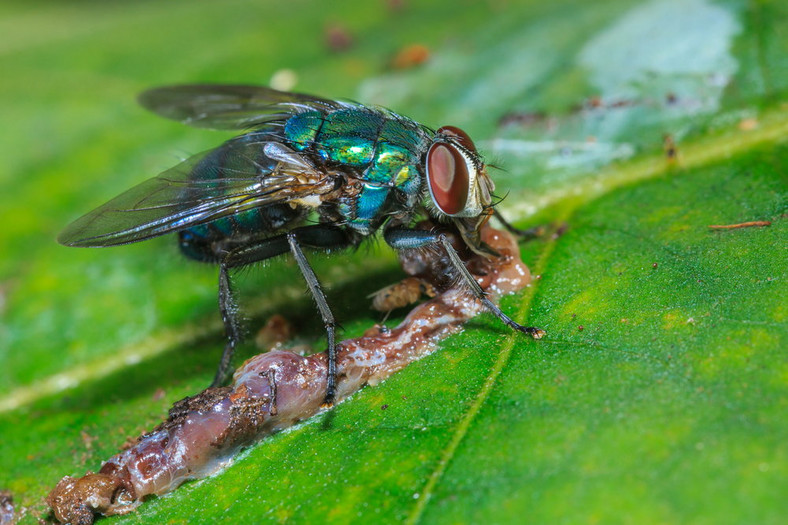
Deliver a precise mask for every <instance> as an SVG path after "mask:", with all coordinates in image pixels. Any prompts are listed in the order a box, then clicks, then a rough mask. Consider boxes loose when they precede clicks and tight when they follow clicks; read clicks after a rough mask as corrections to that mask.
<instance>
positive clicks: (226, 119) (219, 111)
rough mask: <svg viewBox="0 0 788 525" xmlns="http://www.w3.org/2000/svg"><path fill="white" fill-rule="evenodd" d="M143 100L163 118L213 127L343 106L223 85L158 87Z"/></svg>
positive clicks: (244, 124) (246, 126)
mask: <svg viewBox="0 0 788 525" xmlns="http://www.w3.org/2000/svg"><path fill="white" fill-rule="evenodd" d="M139 102H140V104H142V106H143V107H145V108H147V109H149V110H150V111H153V112H154V113H156V114H158V115H161V116H162V117H165V118H168V119H172V120H177V121H179V122H182V123H184V124H188V125H190V126H195V127H200V128H213V129H249V128H252V127H255V126H258V125H261V124H264V123H266V122H272V121H276V120H283V119H285V118H287V117H288V116H289V115H291V114H292V113H293V112H295V111H297V110H299V109H309V108H314V109H320V110H323V111H325V110H330V109H336V108H338V107H340V106H341V104H340V103H338V102H335V101H333V100H328V99H323V98H318V97H312V96H310V95H302V94H300V93H285V92H284V91H277V90H275V89H269V88H265V87H260V86H241V85H238V86H233V85H219V84H187V85H181V86H165V87H160V88H154V89H151V90H148V91H145V92H144V93H142V94H141V95H140V97H139Z"/></svg>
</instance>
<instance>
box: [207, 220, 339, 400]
mask: <svg viewBox="0 0 788 525" xmlns="http://www.w3.org/2000/svg"><path fill="white" fill-rule="evenodd" d="M350 244H352V239H351V238H350V236H349V235H348V233H347V232H345V231H344V230H341V229H339V228H336V227H333V226H329V225H324V224H316V225H314V226H304V227H302V228H295V229H294V230H292V231H290V232H288V233H286V234H283V235H277V236H275V237H269V238H267V239H262V240H260V241H258V242H255V243H252V244H246V245H244V246H239V247H236V248H235V249H232V250H230V251H229V252H228V253H227V254H226V255H225V256H224V258H223V260H222V265H221V268H225V269H229V268H238V267H241V266H246V265H248V264H252V263H255V262H259V261H263V260H265V259H270V258H271V257H276V256H277V255H282V254H285V253H287V252H290V253H292V254H293V257H294V258H295V260H296V263H297V264H298V268H299V269H300V270H301V274H302V275H303V276H304V280H305V281H306V284H307V286H308V287H309V291H310V292H311V293H312V297H314V299H315V302H316V303H317V307H318V310H320V315H321V317H322V318H323V323H324V325H325V327H326V336H327V338H328V349H327V353H328V374H327V377H326V397H325V401H324V405H325V406H331V405H333V404H334V398H335V397H336V384H337V349H336V343H335V340H334V339H335V337H334V334H335V331H336V322H335V320H334V315H333V314H332V313H331V308H329V306H328V301H327V300H326V296H325V294H324V293H323V289H322V288H321V287H320V282H319V281H318V279H317V276H316V275H315V272H314V270H312V267H311V266H310V264H309V261H307V259H306V256H305V255H304V252H303V250H302V249H301V246H302V245H303V246H307V247H309V248H316V249H322V250H332V249H340V248H345V247H347V246H349V245H350ZM220 277H221V272H220ZM227 284H228V286H227V290H230V288H229V279H228V280H227ZM219 288H220V289H219V294H220V307H221V302H222V299H221V298H222V284H221V280H220V287H219ZM229 295H230V294H229V293H228V297H229ZM230 299H231V298H230ZM232 304H233V303H232V300H229V301H227V302H226V303H225V307H227V308H224V307H222V308H224V309H222V318H223V319H224V318H225V311H227V312H230V313H234V309H233V308H232ZM231 317H232V316H231ZM228 326H229V327H230V328H228ZM225 330H226V331H227V332H228V339H229V340H231V341H232V340H233V337H236V339H235V342H233V343H232V345H231V344H230V343H228V345H227V346H226V347H225V354H223V355H222V365H220V367H219V370H220V371H221V370H222V368H223V366H224V363H225V361H226V362H227V369H228V370H229V368H230V361H231V358H232V354H233V351H234V349H235V345H236V343H237V341H239V340H240V330H239V329H238V325H237V323H236V324H235V325H232V324H231V325H228V323H227V322H226V321H225ZM233 330H235V331H234V332H233ZM228 349H229V350H228ZM218 375H219V372H217V377H218ZM225 375H227V373H226V372H225Z"/></svg>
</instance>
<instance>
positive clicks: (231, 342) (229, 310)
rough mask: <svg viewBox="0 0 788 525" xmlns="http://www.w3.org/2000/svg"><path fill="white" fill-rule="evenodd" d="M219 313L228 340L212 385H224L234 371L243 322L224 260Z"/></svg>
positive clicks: (221, 273) (220, 273)
mask: <svg viewBox="0 0 788 525" xmlns="http://www.w3.org/2000/svg"><path fill="white" fill-rule="evenodd" d="M219 313H220V314H221V316H222V323H224V333H225V335H226V336H227V342H226V343H225V345H224V351H223V352H222V359H221V360H220V361H219V368H218V369H217V370H216V375H215V376H214V378H213V382H212V383H211V387H217V386H221V385H223V384H224V383H225V382H226V381H227V379H229V377H230V374H231V373H232V365H233V354H235V347H236V346H238V343H240V342H241V339H242V338H243V337H242V334H241V323H240V321H239V320H238V308H237V307H236V304H235V299H234V298H233V289H232V284H231V283H230V271H229V268H228V267H227V265H225V264H224V263H223V262H222V263H220V264H219Z"/></svg>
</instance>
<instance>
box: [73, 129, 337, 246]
mask: <svg viewBox="0 0 788 525" xmlns="http://www.w3.org/2000/svg"><path fill="white" fill-rule="evenodd" d="M332 189H333V180H331V179H330V178H329V177H328V176H327V175H326V174H325V173H322V172H319V171H318V170H315V169H312V168H311V167H310V165H309V164H308V163H307V162H305V161H302V160H300V158H299V157H298V156H297V155H296V154H293V153H292V152H291V151H290V150H287V148H286V147H285V146H283V145H282V144H279V143H276V142H270V141H267V140H264V139H252V140H250V139H249V137H248V136H242V137H238V138H237V139H233V140H230V141H228V142H226V143H225V144H223V145H222V146H220V147H219V148H216V149H214V150H212V151H208V152H205V153H202V154H199V155H195V156H194V157H191V158H189V159H187V160H185V161H183V162H182V163H180V164H178V165H177V166H175V167H173V168H171V169H169V170H167V171H165V172H164V173H162V174H161V175H159V176H158V177H154V178H152V179H150V180H147V181H145V182H143V183H142V184H139V185H138V186H135V187H133V188H131V189H130V190H128V191H126V192H125V193H122V194H121V195H119V196H117V197H115V198H114V199H112V200H111V201H109V202H107V203H106V204H104V205H103V206H100V207H98V208H96V209H95V210H93V211H92V212H90V213H88V214H87V215H85V216H83V217H81V218H79V219H77V220H76V221H74V222H73V223H71V224H70V225H69V226H68V227H67V228H66V229H65V230H64V231H63V232H62V233H61V234H60V236H59V237H58V242H60V243H61V244H65V245H67V246H116V245H120V244H128V243H132V242H137V241H142V240H145V239H149V238H151V237H156V236H159V235H164V234H165V233H170V232H174V231H178V230H183V229H185V228H189V227H191V226H194V225H197V224H202V223H206V222H210V221H213V220H216V219H219V218H221V217H226V216H228V215H232V214H234V213H238V212H240V211H243V210H247V209H251V208H255V207H259V206H264V205H266V204H272V203H277V202H286V201H291V200H294V199H299V198H304V197H314V196H319V195H322V194H325V193H328V192H329V191H331V190H332ZM310 202H314V199H311V200H310Z"/></svg>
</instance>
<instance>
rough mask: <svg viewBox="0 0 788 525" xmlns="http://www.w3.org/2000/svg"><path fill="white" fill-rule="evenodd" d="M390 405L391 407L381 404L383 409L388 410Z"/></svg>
mask: <svg viewBox="0 0 788 525" xmlns="http://www.w3.org/2000/svg"><path fill="white" fill-rule="evenodd" d="M388 407H389V406H388V405H381V407H380V409H381V410H386V409H387V408H388Z"/></svg>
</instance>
